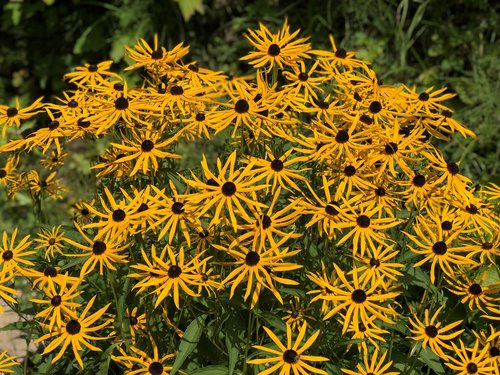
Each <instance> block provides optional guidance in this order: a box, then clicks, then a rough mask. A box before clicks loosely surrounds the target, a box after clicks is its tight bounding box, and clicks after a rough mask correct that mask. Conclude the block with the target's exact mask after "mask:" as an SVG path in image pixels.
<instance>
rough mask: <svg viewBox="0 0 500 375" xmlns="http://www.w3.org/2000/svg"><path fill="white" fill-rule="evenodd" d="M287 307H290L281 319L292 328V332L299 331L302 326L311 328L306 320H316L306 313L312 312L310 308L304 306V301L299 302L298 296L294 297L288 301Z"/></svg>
mask: <svg viewBox="0 0 500 375" xmlns="http://www.w3.org/2000/svg"><path fill="white" fill-rule="evenodd" d="M289 306H290V307H289V308H288V309H286V310H285V312H286V315H285V316H284V317H283V318H281V319H282V320H284V321H285V323H286V324H287V325H289V326H290V327H292V331H295V330H297V329H300V327H301V326H302V324H306V325H307V327H311V323H309V322H308V320H316V319H315V318H314V317H313V316H312V315H309V314H308V312H309V311H311V310H312V306H304V301H301V299H300V297H299V296H294V297H293V298H292V299H291V300H290V301H289Z"/></svg>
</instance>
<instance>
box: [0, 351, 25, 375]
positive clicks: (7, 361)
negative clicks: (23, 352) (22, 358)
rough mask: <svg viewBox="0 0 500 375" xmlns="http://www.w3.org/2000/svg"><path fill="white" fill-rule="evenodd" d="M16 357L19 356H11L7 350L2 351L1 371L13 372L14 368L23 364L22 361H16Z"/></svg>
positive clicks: (0, 356)
mask: <svg viewBox="0 0 500 375" xmlns="http://www.w3.org/2000/svg"><path fill="white" fill-rule="evenodd" d="M16 359H17V357H16V356H15V355H12V356H9V355H8V354H7V352H2V353H0V373H1V374H3V373H5V374H11V373H13V372H14V370H13V368H14V367H15V366H19V365H20V364H21V363H20V362H18V361H16Z"/></svg>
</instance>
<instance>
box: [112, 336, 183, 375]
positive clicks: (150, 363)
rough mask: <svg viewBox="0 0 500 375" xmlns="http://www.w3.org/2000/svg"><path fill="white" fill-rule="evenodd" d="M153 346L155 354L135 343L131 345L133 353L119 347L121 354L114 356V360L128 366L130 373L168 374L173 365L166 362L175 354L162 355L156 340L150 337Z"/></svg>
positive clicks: (128, 372)
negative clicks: (150, 353) (148, 352)
mask: <svg viewBox="0 0 500 375" xmlns="http://www.w3.org/2000/svg"><path fill="white" fill-rule="evenodd" d="M150 341H151V344H152V347H153V356H149V355H148V354H147V353H145V352H144V351H142V350H140V349H139V348H138V347H136V346H135V345H132V346H131V347H130V350H131V351H132V354H128V353H127V352H125V351H124V350H123V349H122V348H121V347H118V350H119V351H120V354H121V355H118V356H112V357H111V358H112V359H113V361H115V362H118V363H120V364H122V365H123V366H125V367H126V368H127V372H126V374H128V375H168V374H169V371H170V370H171V369H172V366H169V365H167V364H166V363H165V362H166V361H167V360H169V359H170V358H173V357H175V354H167V355H165V356H163V357H160V355H159V353H158V347H157V345H156V343H155V342H154V340H153V339H152V338H151V339H150Z"/></svg>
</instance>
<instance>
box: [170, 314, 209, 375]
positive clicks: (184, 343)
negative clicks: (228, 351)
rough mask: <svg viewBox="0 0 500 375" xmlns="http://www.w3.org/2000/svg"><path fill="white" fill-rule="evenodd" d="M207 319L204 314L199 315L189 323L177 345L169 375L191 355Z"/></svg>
mask: <svg viewBox="0 0 500 375" xmlns="http://www.w3.org/2000/svg"><path fill="white" fill-rule="evenodd" d="M206 317H207V315H206V314H204V315H200V316H199V317H197V318H196V319H195V320H193V321H192V322H191V323H189V325H188V327H187V328H186V331H185V332H184V336H182V339H181V344H180V345H179V351H178V352H177V355H176V356H175V362H174V364H173V365H172V370H170V374H172V375H173V374H175V373H176V372H177V371H178V370H179V369H180V368H181V366H182V365H183V364H184V362H185V361H186V359H187V357H188V356H189V355H190V354H191V352H192V351H193V350H194V349H195V348H196V346H197V345H198V342H199V341H200V337H201V333H202V332H203V327H204V321H205V318H206Z"/></svg>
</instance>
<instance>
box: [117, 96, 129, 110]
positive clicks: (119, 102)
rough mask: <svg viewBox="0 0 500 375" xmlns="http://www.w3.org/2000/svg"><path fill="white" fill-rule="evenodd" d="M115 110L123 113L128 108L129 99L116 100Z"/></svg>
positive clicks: (121, 97) (120, 98)
mask: <svg viewBox="0 0 500 375" xmlns="http://www.w3.org/2000/svg"><path fill="white" fill-rule="evenodd" d="M115 108H116V109H118V110H119V111H123V110H125V109H127V108H128V99H127V98H124V97H123V96H120V97H119V98H117V99H116V100H115Z"/></svg>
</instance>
